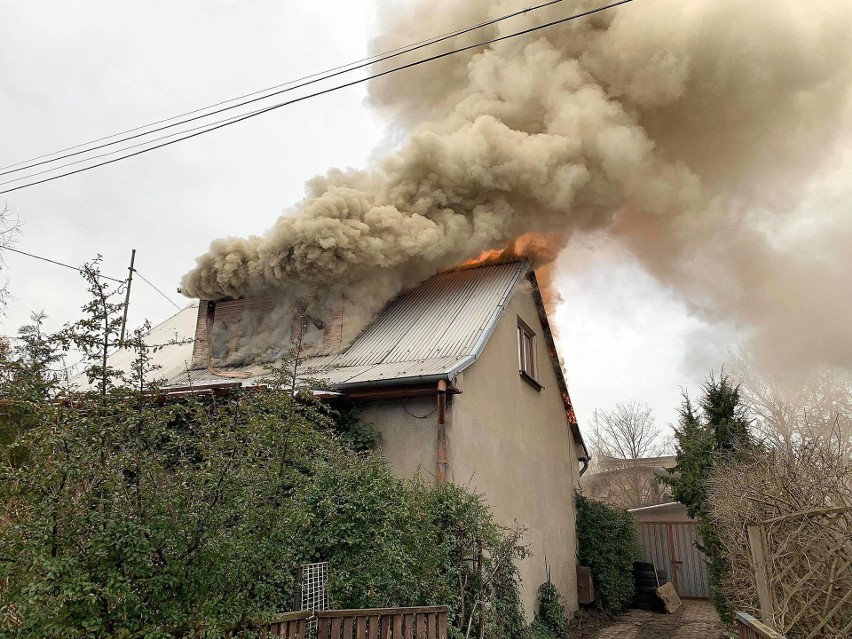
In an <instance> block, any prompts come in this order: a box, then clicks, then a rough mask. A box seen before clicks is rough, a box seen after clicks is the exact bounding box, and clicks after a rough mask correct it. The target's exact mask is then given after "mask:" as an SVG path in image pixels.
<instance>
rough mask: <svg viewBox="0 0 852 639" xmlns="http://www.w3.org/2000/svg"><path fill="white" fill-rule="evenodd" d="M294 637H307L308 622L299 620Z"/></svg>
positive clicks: (300, 638) (302, 638) (301, 638)
mask: <svg viewBox="0 0 852 639" xmlns="http://www.w3.org/2000/svg"><path fill="white" fill-rule="evenodd" d="M296 635H297V636H298V637H299V639H305V637H307V636H308V620H307V619H299V620H298V621H297V622H296Z"/></svg>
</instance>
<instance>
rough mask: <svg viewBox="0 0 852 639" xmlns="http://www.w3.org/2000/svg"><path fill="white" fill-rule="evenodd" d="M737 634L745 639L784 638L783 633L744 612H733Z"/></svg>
mask: <svg viewBox="0 0 852 639" xmlns="http://www.w3.org/2000/svg"><path fill="white" fill-rule="evenodd" d="M734 620H735V621H736V624H737V634H738V635H739V637H744V638H745V639H784V635H782V634H780V633H778V632H776V631H774V630H773V629H772V628H770V627H769V626H767V625H766V624H764V623H761V622H760V621H759V620H758V619H755V618H754V617H752V616H751V615H749V614H746V613H744V612H736V613H734Z"/></svg>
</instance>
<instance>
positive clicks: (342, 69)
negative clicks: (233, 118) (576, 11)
mask: <svg viewBox="0 0 852 639" xmlns="http://www.w3.org/2000/svg"><path fill="white" fill-rule="evenodd" d="M564 1H565V0H549V1H548V2H544V3H542V4H539V5H535V6H532V7H527V8H525V9H521V10H519V11H514V12H512V13H508V14H506V15H503V16H500V17H498V18H493V19H491V20H487V21H485V22H480V23H479V24H475V25H472V26H469V27H465V28H461V29H457V30H455V31H451V32H449V33H445V34H444V35H441V36H435V37H432V38H428V39H426V40H421V41H420V42H416V43H413V44H409V45H406V46H404V47H399V48H397V49H391V50H390V51H386V52H384V53H380V54H376V55H374V56H370V57H368V58H363V59H361V60H358V61H355V62H351V63H349V64H344V65H340V66H337V67H334V68H332V69H329V70H327V71H321V72H318V73H313V74H311V75H306V76H303V77H301V78H297V79H295V80H291V81H289V82H285V83H283V84H279V85H276V86H274V87H269V88H268V89H261V90H259V91H254V92H252V93H248V94H245V95H242V96H239V97H236V98H231V99H229V100H223V101H221V102H217V103H215V104H212V105H209V106H206V107H202V108H199V109H195V110H193V111H188V112H186V113H183V114H180V115H176V116H172V117H170V118H166V119H163V120H158V121H156V122H152V123H151V124H146V125H142V126H138V127H135V128H133V129H128V130H126V131H123V132H121V133H115V134H113V135H108V136H106V137H102V138H98V139H97V140H92V141H90V142H84V143H82V144H77V145H75V146H71V147H68V148H65V149H62V150H60V151H55V152H54V153H48V154H46V155H40V156H38V157H35V158H32V159H30V160H22V161H21V162H16V163H15V164H10V165H8V166H4V167H0V176H2V175H8V174H10V173H17V172H20V171H25V170H27V169H31V168H35V167H37V166H41V165H44V164H52V163H54V162H58V161H60V160H64V159H66V158H70V157H74V156H77V155H83V154H86V153H90V152H92V151H96V150H98V149H102V148H105V147H108V146H113V145H116V144H122V143H124V142H128V141H130V140H134V139H137V138H140V137H145V136H148V135H151V134H153V133H158V132H159V131H164V130H165V129H169V128H173V127H176V126H181V125H184V124H188V123H190V122H194V121H196V120H202V119H205V118H209V117H211V116H214V115H217V114H219V113H223V112H225V111H229V110H231V109H236V108H239V107H243V106H246V105H248V104H252V103H254V102H259V101H262V100H266V99H268V98H271V97H274V96H276V95H281V94H283V93H288V92H290V91H295V90H296V89H300V88H303V87H306V86H309V85H311V84H316V83H317V82H322V81H324V80H328V79H331V78H334V77H337V76H339V75H343V74H344V73H349V72H351V71H357V70H359V69H363V68H365V67H367V66H370V65H373V64H376V63H378V62H384V61H386V60H390V59H392V58H395V57H398V56H400V55H404V54H406V53H412V52H414V51H417V50H419V49H422V48H425V47H429V46H432V45H435V44H438V43H440V42H443V41H445V40H448V39H450V38H455V37H458V36H460V35H464V34H466V33H470V32H472V31H476V30H478V29H482V28H484V27H487V26H491V25H493V24H497V23H498V22H502V21H504V20H508V19H511V18H515V17H517V16H519V15H522V14H527V13H530V12H532V11H538V10H540V9H543V8H545V7H549V6H552V5H555V4H559V3H561V2H564ZM291 85H293V86H291ZM282 87H287V88H282ZM275 89H281V90H278V91H274V92H272V93H268V94H267V95H263V96H261V97H252V96H256V95H259V94H261V93H267V92H268V91H273V90H275ZM248 97H252V99H250V100H246V101H244V102H240V103H238V104H232V105H231V106H227V107H223V108H221V109H217V110H215V111H210V112H209V113H205V114H203V115H196V116H195V117H191V118H188V119H184V120H180V121H178V122H173V123H171V124H167V125H165V126H161V127H158V128H155V129H151V130H150V131H145V132H144V133H137V134H136V135H131V136H128V137H124V138H121V139H119V140H114V141H112V142H107V143H105V144H100V145H98V146H93V147H91V148H88V149H82V150H80V151H74V152H73V153H67V154H65V155H59V156H58V157H55V158H53V159H50V160H42V158H48V157H50V156H53V155H57V154H59V153H63V152H64V151H72V150H73V149H79V148H81V147H85V146H89V145H91V144H95V143H97V142H101V141H104V140H109V139H111V138H114V137H118V136H120V135H124V134H125V133H133V132H135V131H140V130H142V129H147V128H149V127H152V126H156V125H157V124H163V123H165V122H170V121H171V120H175V119H178V118H182V117H185V116H188V115H194V114H196V113H201V112H202V111H207V110H208V109H213V108H215V107H217V106H221V105H223V104H228V103H229V102H235V101H237V100H242V99H243V98H248ZM199 128H200V127H199ZM191 130H195V129H191ZM184 132H185V131H184ZM174 135H177V134H174ZM167 137H168V136H167ZM158 139H163V138H158ZM154 141H156V140H154ZM142 144H147V142H146V143H142ZM142 144H137V145H136V146H141V145H142ZM129 148H135V147H129ZM113 153H115V152H113ZM107 155H109V154H107ZM96 157H103V156H96ZM36 160H42V161H36ZM81 161H86V160H81ZM81 161H77V162H73V163H69V164H79V163H80V162H81ZM27 162H31V164H27V165H26V166H19V165H21V164H26V163H27ZM62 166H68V164H64V165H62ZM14 167H18V168H14ZM56 168H61V167H56ZM7 169H8V170H7ZM49 170H52V169H49ZM49 170H48V171H49ZM48 171H40V172H39V173H34V174H30V175H28V176H25V177H23V178H18V179H17V180H10V181H9V182H14V181H18V180H22V179H26V178H27V177H33V176H35V175H41V174H42V173H45V172H48ZM9 182H3V183H2V184H8V183H9Z"/></svg>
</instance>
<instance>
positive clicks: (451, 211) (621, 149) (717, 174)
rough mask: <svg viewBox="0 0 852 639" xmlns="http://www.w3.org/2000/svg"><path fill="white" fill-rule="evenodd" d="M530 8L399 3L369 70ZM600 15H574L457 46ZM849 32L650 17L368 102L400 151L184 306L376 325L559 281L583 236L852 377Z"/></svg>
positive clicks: (764, 5)
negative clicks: (495, 272)
mask: <svg viewBox="0 0 852 639" xmlns="http://www.w3.org/2000/svg"><path fill="white" fill-rule="evenodd" d="M524 4H525V3H523V2H519V1H512V2H485V1H483V0H475V1H469V2H464V3H459V2H455V1H453V0H430V1H429V2H425V1H423V0H419V1H417V2H415V3H413V4H407V5H405V6H398V5H396V4H393V5H390V6H388V7H385V8H383V10H382V11H381V12H380V14H381V15H382V16H384V18H383V19H384V21H385V23H384V25H383V27H382V35H380V36H379V37H378V38H377V39H376V41H375V42H374V43H373V48H374V50H376V51H385V50H389V49H393V48H396V47H399V46H403V45H405V44H408V43H409V42H413V41H417V40H421V39H423V37H426V36H430V35H434V34H439V33H444V32H447V31H451V30H453V29H456V28H458V27H460V26H465V25H468V24H473V23H477V22H481V21H484V20H487V19H489V18H492V17H495V16H499V15H502V14H505V13H507V12H509V11H511V10H516V9H518V8H521V7H522V6H523V5H524ZM600 4H601V3H600V2H594V3H593V2H571V3H562V4H559V5H556V6H555V7H554V8H552V9H549V10H547V11H540V12H536V13H535V14H530V15H528V16H526V17H524V18H523V24H520V23H519V22H517V21H510V22H506V23H499V24H497V25H494V26H492V27H490V28H489V30H487V33H486V34H483V32H481V31H480V32H477V33H476V34H473V35H472V36H465V37H461V38H459V39H457V40H456V41H455V42H451V43H450V44H449V45H448V48H450V47H451V48H456V47H458V46H463V45H466V44H470V43H471V42H473V41H476V40H481V39H483V38H485V37H488V36H491V37H493V36H497V35H502V34H504V33H511V32H514V31H516V30H518V29H519V28H523V27H524V26H527V25H529V24H531V23H544V22H547V21H549V20H553V19H556V18H558V17H563V16H565V15H567V14H569V13H575V12H577V11H580V10H583V9H589V8H594V7H596V6H599V5H600ZM850 30H852V5H849V4H848V3H846V4H844V3H839V2H836V1H832V0H811V1H809V2H807V3H802V2H793V1H792V0H753V1H752V2H747V3H743V2H740V1H737V0H690V1H689V2H684V1H683V0H637V1H636V2H634V3H632V4H629V5H625V6H622V7H619V8H616V9H613V10H611V11H608V12H604V13H600V14H597V15H595V16H593V17H590V18H587V19H583V20H578V21H575V22H571V23H569V24H568V25H563V26H559V27H555V28H552V29H548V30H544V31H540V32H536V33H534V34H532V35H530V36H526V37H521V38H516V39H511V40H507V41H503V42H500V43H497V44H495V45H492V46H490V47H487V48H484V49H481V50H476V51H470V52H467V53H464V54H461V55H456V56H451V57H448V58H444V59H442V60H440V61H438V62H434V63H430V64H426V65H423V66H421V67H417V68H415V69H412V70H409V71H406V72H403V73H400V74H393V75H391V76H387V77H385V78H382V79H380V80H376V81H374V83H373V84H372V85H371V87H370V102H371V104H372V105H373V106H374V107H375V108H377V109H379V110H380V111H381V112H382V113H384V114H385V115H386V116H387V118H388V120H389V122H390V125H391V126H392V127H393V129H394V130H402V131H405V132H406V133H408V134H409V135H408V136H407V138H406V140H405V141H404V142H403V143H402V144H401V145H400V146H399V148H397V149H396V150H394V151H391V152H389V153H388V154H387V156H386V157H385V158H384V159H383V160H381V161H378V162H377V163H376V165H375V166H374V167H372V168H370V169H368V170H364V171H352V170H350V171H340V170H336V169H335V170H331V171H329V173H328V174H326V175H325V176H319V177H315V178H313V179H311V180H310V181H309V182H308V183H307V193H306V197H305V199H304V200H303V201H302V202H300V203H299V204H297V205H296V206H294V207H293V208H292V209H290V210H287V211H285V213H284V214H283V215H282V216H281V217H280V218H279V219H278V220H277V221H276V222H275V224H274V225H273V226H272V228H270V229H269V231H267V233H266V234H265V235H263V236H261V237H249V238H226V239H218V240H214V241H213V242H212V244H211V246H210V250H209V252H208V253H206V254H204V255H202V256H201V257H199V258H198V259H197V266H196V267H195V269H193V270H192V271H191V272H189V273H187V274H186V275H185V276H184V278H183V282H182V288H183V291H184V292H185V293H186V294H187V295H189V296H192V297H200V298H204V299H223V298H233V297H247V296H259V295H270V294H275V295H280V296H281V297H282V299H295V298H296V297H299V296H303V295H305V294H306V292H307V291H310V292H311V294H312V296H313V297H312V299H315V302H314V305H315V306H316V308H317V309H319V311H320V312H322V309H323V308H325V307H330V306H331V305H332V304H337V305H339V304H340V303H341V301H340V300H341V299H342V300H343V302H342V304H343V305H344V307H345V310H344V312H346V313H347V314H348V316H349V317H355V318H360V321H361V325H363V323H365V322H366V321H368V320H369V318H370V317H371V316H372V314H374V313H375V312H377V311H378V310H379V309H380V308H381V307H382V306H383V305H384V304H385V303H386V302H387V301H388V300H389V299H391V298H393V297H394V296H396V295H397V294H398V293H399V292H400V291H401V290H402V289H404V288H406V287H409V286H413V285H415V284H417V283H419V282H420V281H422V280H423V279H425V278H426V277H428V276H430V275H431V274H433V273H435V272H436V271H438V270H441V269H445V268H449V267H452V266H454V265H457V264H459V263H462V262H464V261H466V260H471V259H475V258H477V257H478V256H480V255H481V254H482V253H483V252H485V251H488V250H495V249H496V250H500V249H502V248H504V247H506V246H507V245H509V244H511V245H513V246H514V247H515V250H516V251H517V250H521V251H522V252H523V251H524V250H525V251H526V252H528V253H530V252H531V253H533V255H532V256H533V257H534V258H537V259H539V261H545V260H547V259H549V258H551V257H552V255H553V254H554V251H553V245H554V244H556V246H557V247H566V246H568V245H569V244H570V240H571V237H572V236H573V235H574V234H578V233H580V234H582V233H605V234H609V235H612V236H613V237H617V238H620V240H621V241H623V243H624V245H625V246H627V247H628V248H629V250H630V251H632V252H633V253H634V254H635V255H636V256H637V258H638V259H639V260H640V261H641V263H642V264H643V265H644V267H645V268H647V269H648V271H649V272H650V273H652V274H653V275H654V276H655V277H657V278H658V279H659V280H660V281H662V282H664V283H666V284H667V285H669V286H670V287H672V289H673V290H675V291H677V292H678V294H680V295H681V296H682V297H683V298H684V299H685V300H686V301H687V302H688V303H689V304H690V306H691V308H693V309H694V310H695V312H698V313H701V314H703V315H705V316H707V317H710V318H711V319H712V318H724V319H726V320H729V321H730V320H733V321H735V322H737V323H739V324H741V325H743V326H745V327H749V328H751V329H752V331H753V335H754V346H755V347H756V348H757V350H758V352H759V353H762V354H764V355H765V356H767V357H770V356H771V357H772V358H773V359H774V360H776V361H777V362H782V363H785V364H806V363H807V364H839V365H842V366H852V322H849V321H848V315H849V311H850V306H852V300H850V296H849V295H848V293H847V291H848V282H849V281H850V280H852V258H850V256H849V247H850V246H852V215H850V214H849V213H850V212H849V204H848V202H849V200H848V198H847V197H846V196H847V195H849V192H850V189H849V188H848V186H849V180H848V171H845V170H838V169H837V166H838V164H837V163H838V161H840V160H839V158H841V159H842V156H841V152H840V149H841V148H842V145H843V143H844V142H846V141H848V140H849V137H850V136H849V133H850V128H852V126H850V125H852V110H850V87H852V56H849V54H848V44H847V42H848V40H847V38H848V33H849V32H850ZM846 159H847V160H848V159H849V158H846ZM850 164H852V163H850V162H847V164H846V166H849V165H850ZM841 166H843V165H841ZM524 236H526V237H530V236H533V237H538V238H543V239H541V240H540V241H532V242H516V240H518V238H521V237H524ZM542 246H546V250H539V249H541V247H542ZM518 247H521V248H520V249H519V248H518ZM523 247H526V248H523ZM569 250H570V249H569Z"/></svg>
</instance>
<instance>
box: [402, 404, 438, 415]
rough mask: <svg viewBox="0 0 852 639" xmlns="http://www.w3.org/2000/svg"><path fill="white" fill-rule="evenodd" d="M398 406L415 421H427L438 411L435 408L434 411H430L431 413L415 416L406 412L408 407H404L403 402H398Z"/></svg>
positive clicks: (408, 411)
mask: <svg viewBox="0 0 852 639" xmlns="http://www.w3.org/2000/svg"><path fill="white" fill-rule="evenodd" d="M399 405H400V406H402V410H404V411H405V412H406V413H408V414H409V415H411V416H412V417H414V418H415V419H427V418H429V417H431V416H432V415H434V414H435V413H436V412H437V410H438V407H437V406H436V407H435V408H434V409H432V410H431V411H429V412H428V413H426V414H425V415H415V414H414V413H412V412H411V411H410V410H408V407H407V406H406V405H405V402H404V401H402V400H399Z"/></svg>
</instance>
